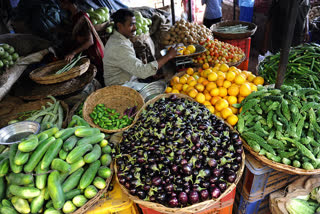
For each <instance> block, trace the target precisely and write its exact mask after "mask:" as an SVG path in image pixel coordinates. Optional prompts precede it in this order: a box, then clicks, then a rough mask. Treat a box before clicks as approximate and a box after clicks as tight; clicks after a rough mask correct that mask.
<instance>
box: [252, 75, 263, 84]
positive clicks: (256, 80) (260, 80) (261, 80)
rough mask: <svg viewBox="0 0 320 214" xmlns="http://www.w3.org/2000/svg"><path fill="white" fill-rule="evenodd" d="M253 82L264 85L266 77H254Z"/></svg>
mask: <svg viewBox="0 0 320 214" xmlns="http://www.w3.org/2000/svg"><path fill="white" fill-rule="evenodd" d="M253 83H254V84H255V85H263V83H264V79H263V77H256V78H254V79H253Z"/></svg>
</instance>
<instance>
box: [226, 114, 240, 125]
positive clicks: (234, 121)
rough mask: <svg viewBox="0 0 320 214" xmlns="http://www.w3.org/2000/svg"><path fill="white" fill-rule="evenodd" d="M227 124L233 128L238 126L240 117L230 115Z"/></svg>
mask: <svg viewBox="0 0 320 214" xmlns="http://www.w3.org/2000/svg"><path fill="white" fill-rule="evenodd" d="M227 122H228V123H229V124H230V125H231V126H234V125H236V124H237V122H238V117H237V115H234V114H232V115H230V116H229V117H228V118H227Z"/></svg>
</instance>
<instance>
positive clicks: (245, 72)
mask: <svg viewBox="0 0 320 214" xmlns="http://www.w3.org/2000/svg"><path fill="white" fill-rule="evenodd" d="M241 74H244V75H245V76H246V78H248V76H249V75H250V74H251V72H250V71H242V72H241Z"/></svg>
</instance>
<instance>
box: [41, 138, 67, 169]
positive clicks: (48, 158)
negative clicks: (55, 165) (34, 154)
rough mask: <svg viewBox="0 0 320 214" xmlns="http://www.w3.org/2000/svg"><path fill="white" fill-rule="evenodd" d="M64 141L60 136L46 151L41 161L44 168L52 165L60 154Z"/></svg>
mask: <svg viewBox="0 0 320 214" xmlns="http://www.w3.org/2000/svg"><path fill="white" fill-rule="evenodd" d="M62 143H63V141H62V140H61V139H60V138H58V139H56V140H55V141H54V142H53V143H52V144H51V145H50V147H49V148H48V151H47V152H46V154H45V155H44V157H43V159H42V161H41V163H40V165H41V169H42V170H44V169H46V168H48V167H49V166H50V164H51V162H52V161H53V159H54V158H55V157H56V156H57V155H58V153H59V151H60V149H61V147H62Z"/></svg>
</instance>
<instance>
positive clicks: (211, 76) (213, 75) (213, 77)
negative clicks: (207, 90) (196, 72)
mask: <svg viewBox="0 0 320 214" xmlns="http://www.w3.org/2000/svg"><path fill="white" fill-rule="evenodd" d="M217 79H218V74H217V73H216V72H212V73H210V74H209V75H208V80H209V81H210V82H214V81H216V80H217Z"/></svg>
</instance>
